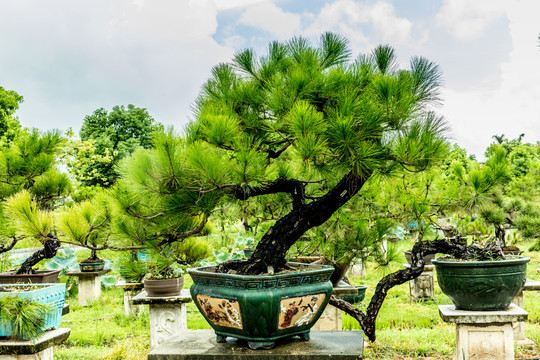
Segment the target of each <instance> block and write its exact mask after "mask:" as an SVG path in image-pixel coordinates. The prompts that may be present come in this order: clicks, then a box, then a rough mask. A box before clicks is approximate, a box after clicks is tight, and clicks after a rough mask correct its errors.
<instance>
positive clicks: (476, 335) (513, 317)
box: [439, 304, 528, 360]
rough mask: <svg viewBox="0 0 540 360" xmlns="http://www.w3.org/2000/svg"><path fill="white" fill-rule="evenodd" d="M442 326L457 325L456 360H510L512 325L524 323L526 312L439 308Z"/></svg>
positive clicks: (512, 335) (516, 307)
mask: <svg viewBox="0 0 540 360" xmlns="http://www.w3.org/2000/svg"><path fill="white" fill-rule="evenodd" d="M439 314H440V315H441V318H442V319H443V321H445V322H450V323H455V324H456V357H455V358H456V360H463V359H465V360H466V359H477V360H513V359H514V331H513V328H512V323H514V322H517V321H524V320H526V319H527V316H528V314H527V312H526V311H525V310H523V309H522V308H520V307H518V306H517V305H515V304H512V305H511V306H510V308H509V309H508V310H506V311H464V310H456V309H455V307H454V306H453V305H440V306H439Z"/></svg>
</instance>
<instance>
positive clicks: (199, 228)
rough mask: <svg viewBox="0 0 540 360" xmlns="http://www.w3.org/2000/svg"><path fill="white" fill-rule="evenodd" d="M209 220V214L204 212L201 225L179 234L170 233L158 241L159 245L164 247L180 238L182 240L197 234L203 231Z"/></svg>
mask: <svg viewBox="0 0 540 360" xmlns="http://www.w3.org/2000/svg"><path fill="white" fill-rule="evenodd" d="M207 221H208V215H206V214H204V215H203V219H202V220H201V222H200V223H199V225H197V227H195V228H193V229H191V230H187V231H184V232H183V233H179V234H168V235H167V237H166V238H165V239H163V240H161V241H160V242H159V243H158V247H162V246H163V245H167V244H171V243H173V242H176V241H178V240H182V239H185V238H188V237H190V236H194V235H197V234H198V233H200V232H201V231H202V229H204V226H205V225H206V222H207Z"/></svg>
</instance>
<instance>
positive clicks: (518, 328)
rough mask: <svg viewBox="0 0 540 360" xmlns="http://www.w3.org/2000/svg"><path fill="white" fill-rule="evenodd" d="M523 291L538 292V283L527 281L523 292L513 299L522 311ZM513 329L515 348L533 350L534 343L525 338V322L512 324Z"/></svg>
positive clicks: (539, 283)
mask: <svg viewBox="0 0 540 360" xmlns="http://www.w3.org/2000/svg"><path fill="white" fill-rule="evenodd" d="M523 291H540V281H535V280H531V279H527V282H526V283H525V286H524V287H523V290H522V291H521V292H520V293H519V295H518V296H516V297H515V299H514V301H513V302H514V304H516V305H517V306H519V307H520V308H522V309H523ZM512 326H513V328H514V340H515V341H516V344H517V346H520V347H523V348H525V349H534V346H535V344H534V341H532V340H529V339H527V338H526V337H525V322H523V321H519V322H516V323H514V324H512Z"/></svg>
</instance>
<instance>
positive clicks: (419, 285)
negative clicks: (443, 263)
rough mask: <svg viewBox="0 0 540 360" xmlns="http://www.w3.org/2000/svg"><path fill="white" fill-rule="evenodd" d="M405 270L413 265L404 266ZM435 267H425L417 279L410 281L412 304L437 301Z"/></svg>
mask: <svg viewBox="0 0 540 360" xmlns="http://www.w3.org/2000/svg"><path fill="white" fill-rule="evenodd" d="M403 266H405V268H409V267H410V266H411V265H409V264H404V265H403ZM433 270H435V265H424V271H423V272H422V274H420V276H418V277H417V278H416V279H413V280H410V281H409V291H410V296H411V302H413V301H425V300H435V280H434V278H433V275H434V274H433Z"/></svg>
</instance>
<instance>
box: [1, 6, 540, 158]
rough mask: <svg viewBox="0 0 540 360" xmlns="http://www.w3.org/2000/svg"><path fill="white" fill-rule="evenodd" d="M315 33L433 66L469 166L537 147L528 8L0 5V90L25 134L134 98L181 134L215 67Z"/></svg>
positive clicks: (537, 25) (533, 29) (539, 49)
mask: <svg viewBox="0 0 540 360" xmlns="http://www.w3.org/2000/svg"><path fill="white" fill-rule="evenodd" d="M326 31H332V32H335V33H338V34H341V35H343V36H346V37H347V38H348V39H349V40H350V43H351V48H352V50H353V54H354V56H355V57H356V55H357V54H367V53H369V52H371V50H372V49H373V48H374V47H375V46H377V45H378V44H390V45H392V46H393V47H394V48H395V49H396V52H397V54H398V56H399V60H400V63H401V65H402V66H403V67H404V68H407V66H408V63H409V59H410V58H411V57H412V56H423V57H426V58H428V59H429V60H432V61H434V62H436V63H438V64H439V65H440V67H441V69H442V71H443V74H444V88H443V92H442V98H443V104H442V106H441V107H439V108H438V109H437V112H438V113H440V114H441V115H444V116H445V118H446V120H447V122H448V124H449V126H450V128H451V130H450V132H449V137H450V140H451V141H452V142H454V143H457V144H459V145H460V146H461V147H464V148H465V149H467V151H468V152H469V153H470V154H473V155H476V156H477V158H479V159H482V158H483V152H484V150H485V148H486V147H487V146H488V145H489V144H490V143H491V142H492V141H493V138H492V136H493V135H501V134H504V135H505V136H506V138H509V139H512V138H516V137H518V136H519V135H520V134H522V133H524V134H525V137H524V141H525V142H531V143H536V142H537V141H540V46H539V40H538V36H539V34H540V1H539V0H385V1H374V0H49V1H44V0H0V49H1V52H0V86H2V87H4V88H5V89H9V90H15V91H16V92H17V93H19V94H20V95H22V96H23V97H24V102H23V103H22V104H21V106H20V109H19V110H18V112H17V113H16V115H17V116H18V118H19V121H20V122H21V124H22V125H23V126H27V127H37V128H39V129H42V130H46V129H54V128H55V129H61V130H66V129H68V128H73V130H75V131H78V130H79V129H80V127H81V125H82V123H83V121H84V117H85V116H86V115H89V114H91V113H92V112H93V111H94V110H96V109H98V108H102V107H103V108H105V109H107V110H111V109H112V107H113V106H115V105H128V104H133V105H135V106H137V107H142V108H146V109H147V110H148V112H149V113H150V115H152V116H153V117H154V118H155V119H156V121H159V122H160V123H162V124H165V125H174V126H175V128H176V129H178V130H181V129H182V128H183V127H184V125H185V124H186V123H187V122H188V121H189V120H190V119H192V104H193V103H194V101H195V99H196V97H197V94H198V92H199V90H200V88H201V86H202V84H203V83H204V82H205V80H206V79H207V78H208V77H209V76H210V72H211V68H212V67H213V66H215V65H217V64H219V63H221V62H227V61H230V60H231V58H232V57H233V55H234V54H235V53H236V52H238V51H240V50H242V49H245V48H247V47H251V48H253V49H254V50H255V51H256V52H257V54H259V55H264V54H265V50H266V48H267V45H268V43H269V42H270V41H273V40H279V41H286V40H288V39H290V38H292V37H293V36H304V37H306V38H308V39H311V40H312V41H313V43H314V44H316V43H317V41H318V38H319V36H320V34H321V33H323V32H326Z"/></svg>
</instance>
